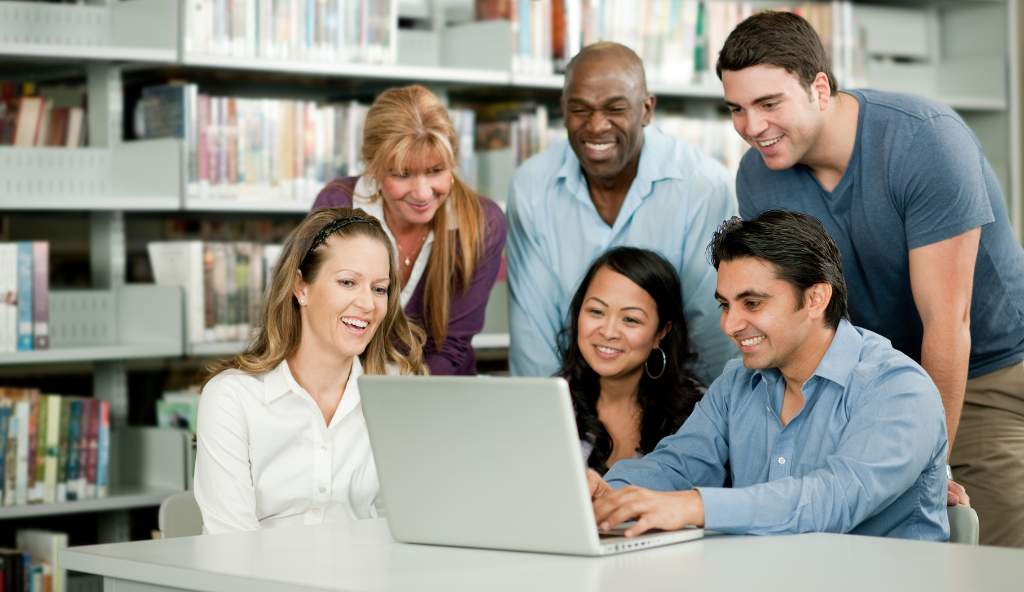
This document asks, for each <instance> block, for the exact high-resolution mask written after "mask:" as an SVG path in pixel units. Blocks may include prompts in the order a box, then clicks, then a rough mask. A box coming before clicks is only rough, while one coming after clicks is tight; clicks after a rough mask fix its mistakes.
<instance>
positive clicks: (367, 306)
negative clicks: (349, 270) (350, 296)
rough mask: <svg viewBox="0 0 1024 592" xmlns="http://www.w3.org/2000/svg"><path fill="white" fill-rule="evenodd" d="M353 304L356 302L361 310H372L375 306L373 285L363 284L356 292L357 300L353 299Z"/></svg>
mask: <svg viewBox="0 0 1024 592" xmlns="http://www.w3.org/2000/svg"><path fill="white" fill-rule="evenodd" d="M352 304H354V305H355V306H356V308H358V309H359V310H362V311H366V312H372V311H373V307H374V299H373V287H372V286H370V285H369V284H366V285H364V286H362V288H361V289H359V290H358V291H357V292H356V297H355V300H353V301H352Z"/></svg>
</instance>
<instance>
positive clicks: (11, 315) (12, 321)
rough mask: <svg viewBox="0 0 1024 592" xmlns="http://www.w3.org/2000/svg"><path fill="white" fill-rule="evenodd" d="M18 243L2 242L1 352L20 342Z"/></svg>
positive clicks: (0, 274)
mask: <svg viewBox="0 0 1024 592" xmlns="http://www.w3.org/2000/svg"><path fill="white" fill-rule="evenodd" d="M17 301H18V245H17V244H16V243H0V352H13V351H16V350H17V349H18V348H17V343H18V305H17Z"/></svg>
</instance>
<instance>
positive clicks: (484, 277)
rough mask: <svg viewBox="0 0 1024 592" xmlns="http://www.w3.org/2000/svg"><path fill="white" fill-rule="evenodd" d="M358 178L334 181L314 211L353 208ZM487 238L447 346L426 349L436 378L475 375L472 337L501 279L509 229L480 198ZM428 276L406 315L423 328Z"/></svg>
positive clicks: (461, 295)
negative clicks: (447, 375) (424, 297)
mask: <svg viewBox="0 0 1024 592" xmlns="http://www.w3.org/2000/svg"><path fill="white" fill-rule="evenodd" d="M358 180H359V177H343V178H340V179H335V180H334V181H331V182H330V183H328V184H327V186H326V187H324V188H323V189H322V190H321V191H320V195H318V196H317V197H316V202H314V203H313V209H314V210H317V209H320V208H334V207H345V208H351V207H352V193H353V192H354V191H355V186H356V182H357V181H358ZM480 205H481V207H482V208H483V214H484V222H485V223H486V224H487V234H486V237H485V238H486V240H485V244H484V251H483V256H482V257H480V259H479V260H478V261H477V267H476V272H475V273H474V274H473V279H472V281H471V282H470V284H469V289H468V290H466V291H465V292H456V293H455V294H454V295H453V296H452V300H451V307H450V308H449V311H448V333H447V337H446V338H445V340H444V344H443V345H442V346H441V347H440V348H438V347H437V344H436V343H434V340H433V338H432V337H430V336H429V335H428V336H427V343H426V344H425V345H424V348H423V359H424V361H425V362H426V364H427V366H428V367H429V368H430V373H431V374H433V375H442V374H474V373H475V372H476V356H474V354H473V346H472V344H471V343H470V342H471V341H472V339H473V336H474V335H476V334H477V333H479V332H480V330H481V329H483V328H484V312H485V310H486V308H487V299H488V298H489V297H490V295H491V288H492V287H494V282H495V280H496V279H497V277H498V270H499V268H500V267H501V252H502V250H503V249H504V248H505V235H506V234H507V231H508V227H507V224H506V223H505V214H503V213H502V211H501V208H499V207H498V205H497V204H496V203H494V202H493V201H491V200H489V199H487V198H486V197H483V196H480ZM382 223H383V221H382ZM426 280H427V274H426V273H424V274H423V275H422V276H421V277H420V281H419V283H418V284H417V285H416V289H415V290H414V291H413V293H412V296H411V297H410V298H409V302H408V303H406V305H405V314H406V315H407V316H408V317H409V318H410V319H411V320H413V321H414V322H416V323H417V324H419V325H420V326H426V324H425V323H424V321H423V317H424V314H423V287H424V283H425V282H426Z"/></svg>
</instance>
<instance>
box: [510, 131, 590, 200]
mask: <svg viewBox="0 0 1024 592" xmlns="http://www.w3.org/2000/svg"><path fill="white" fill-rule="evenodd" d="M571 153H572V149H571V148H569V143H568V141H566V140H559V141H557V142H554V143H553V144H551V145H550V146H548V147H547V148H546V149H545V150H544V151H543V152H540V153H538V154H534V155H533V156H531V157H530V158H529V159H527V161H526V162H524V163H523V164H522V165H520V166H519V168H518V169H516V172H515V174H514V175H513V176H512V187H513V188H514V189H516V190H517V191H515V192H513V194H514V195H515V198H516V199H517V200H519V201H540V200H543V199H544V194H543V193H541V192H538V191H529V192H526V193H524V192H523V190H525V189H537V188H541V187H546V186H548V185H551V184H553V183H554V182H555V181H556V179H557V176H558V172H559V171H560V170H561V169H562V166H563V165H564V164H565V159H566V158H568V157H569V155H570V154H571ZM573 158H575V156H573Z"/></svg>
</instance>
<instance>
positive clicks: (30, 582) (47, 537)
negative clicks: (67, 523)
mask: <svg viewBox="0 0 1024 592" xmlns="http://www.w3.org/2000/svg"><path fill="white" fill-rule="evenodd" d="M15 541H16V548H13V549H10V548H0V591H2V592H64V590H66V589H67V586H66V579H67V578H66V574H65V572H64V570H63V569H61V568H60V551H61V549H64V548H66V547H67V546H68V535H67V534H66V533H63V532H53V531H49V530H39V529H22V530H19V531H18V532H17V533H16V535H15Z"/></svg>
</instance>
